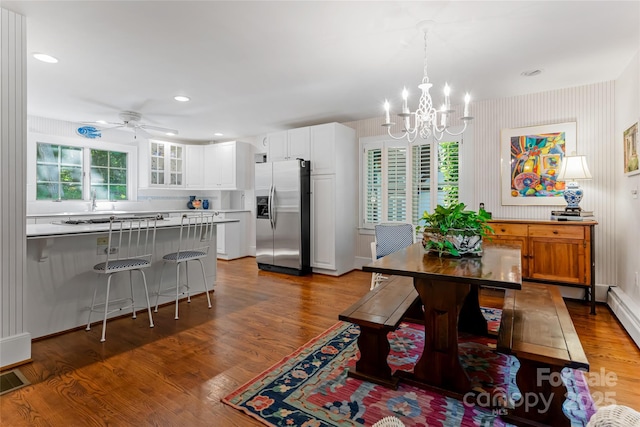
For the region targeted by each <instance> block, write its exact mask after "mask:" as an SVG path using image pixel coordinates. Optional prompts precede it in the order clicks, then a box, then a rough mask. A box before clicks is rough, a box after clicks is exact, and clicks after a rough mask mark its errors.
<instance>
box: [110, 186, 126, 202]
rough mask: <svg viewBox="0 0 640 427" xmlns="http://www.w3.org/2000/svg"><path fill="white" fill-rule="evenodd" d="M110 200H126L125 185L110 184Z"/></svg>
mask: <svg viewBox="0 0 640 427" xmlns="http://www.w3.org/2000/svg"><path fill="white" fill-rule="evenodd" d="M109 189H110V193H111V194H110V196H111V197H110V199H111V200H126V199H127V186H126V185H112V186H111V187H110V188H109Z"/></svg>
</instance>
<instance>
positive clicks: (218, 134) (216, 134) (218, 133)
mask: <svg viewBox="0 0 640 427" xmlns="http://www.w3.org/2000/svg"><path fill="white" fill-rule="evenodd" d="M223 135H224V134H223V133H220V132H216V133H214V134H213V136H223Z"/></svg>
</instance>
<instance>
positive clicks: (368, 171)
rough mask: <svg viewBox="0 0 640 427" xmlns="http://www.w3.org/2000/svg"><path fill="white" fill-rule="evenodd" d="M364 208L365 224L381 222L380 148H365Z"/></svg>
mask: <svg viewBox="0 0 640 427" xmlns="http://www.w3.org/2000/svg"><path fill="white" fill-rule="evenodd" d="M364 158H365V168H364V169H365V171H364V180H365V185H364V193H365V194H364V207H365V217H364V223H365V224H370V225H371V224H377V223H379V222H381V221H382V182H383V181H382V148H381V147H374V148H368V149H367V148H365V153H364Z"/></svg>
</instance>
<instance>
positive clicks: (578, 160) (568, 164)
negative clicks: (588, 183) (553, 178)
mask: <svg viewBox="0 0 640 427" xmlns="http://www.w3.org/2000/svg"><path fill="white" fill-rule="evenodd" d="M557 179H558V181H566V182H567V184H566V186H565V189H564V199H565V200H566V201H567V207H566V208H564V210H565V211H567V212H580V211H581V210H582V209H581V208H580V206H579V204H580V200H582V195H583V191H582V188H580V186H579V185H578V182H577V180H579V179H591V172H589V166H587V156H576V155H575V152H574V153H572V155H571V156H565V157H564V159H562V164H561V165H560V173H559V174H558V178H557Z"/></svg>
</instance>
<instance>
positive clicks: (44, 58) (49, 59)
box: [33, 53, 58, 64]
mask: <svg viewBox="0 0 640 427" xmlns="http://www.w3.org/2000/svg"><path fill="white" fill-rule="evenodd" d="M33 57H34V58H36V59H37V60H39V61H42V62H47V63H49V64H55V63H56V62H58V58H54V57H53V56H51V55H47V54H46V53H34V54H33Z"/></svg>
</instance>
